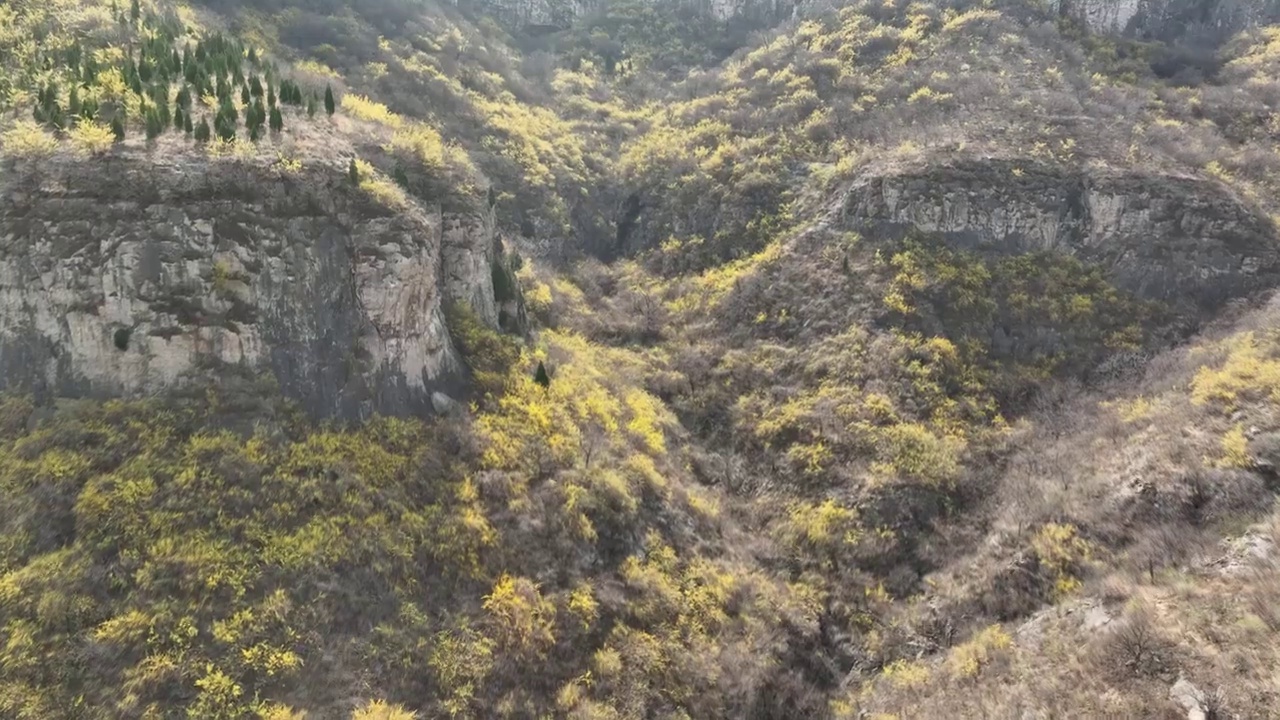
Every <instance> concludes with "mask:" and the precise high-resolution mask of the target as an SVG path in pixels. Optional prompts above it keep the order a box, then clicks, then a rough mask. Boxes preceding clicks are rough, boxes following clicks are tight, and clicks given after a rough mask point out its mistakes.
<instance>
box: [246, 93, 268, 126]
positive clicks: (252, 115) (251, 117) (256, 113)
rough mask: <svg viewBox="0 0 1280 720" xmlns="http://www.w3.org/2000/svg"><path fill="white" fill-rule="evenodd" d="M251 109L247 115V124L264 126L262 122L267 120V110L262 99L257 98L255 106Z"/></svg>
mask: <svg viewBox="0 0 1280 720" xmlns="http://www.w3.org/2000/svg"><path fill="white" fill-rule="evenodd" d="M249 110H250V112H249V113H246V116H245V124H246V125H252V126H253V127H255V128H260V127H262V124H263V123H264V122H266V121H267V111H266V110H264V109H263V107H262V100H261V99H259V100H255V101H254V103H253V107H252V108H250V109H249Z"/></svg>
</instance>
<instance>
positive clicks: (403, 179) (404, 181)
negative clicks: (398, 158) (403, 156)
mask: <svg viewBox="0 0 1280 720" xmlns="http://www.w3.org/2000/svg"><path fill="white" fill-rule="evenodd" d="M391 177H392V179H393V180H395V181H396V182H397V183H399V184H400V187H402V188H405V189H408V187H409V175H408V174H407V173H405V171H404V166H403V165H400V164H399V163H396V169H395V170H394V171H393V172H392V173H391Z"/></svg>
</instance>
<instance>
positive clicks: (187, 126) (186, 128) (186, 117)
mask: <svg viewBox="0 0 1280 720" xmlns="http://www.w3.org/2000/svg"><path fill="white" fill-rule="evenodd" d="M192 130H193V128H192V127H191V111H190V110H188V111H187V112H186V113H184V114H183V116H182V132H184V133H186V134H188V135H190V134H191V131H192Z"/></svg>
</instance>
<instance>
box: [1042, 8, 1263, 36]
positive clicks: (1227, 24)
mask: <svg viewBox="0 0 1280 720" xmlns="http://www.w3.org/2000/svg"><path fill="white" fill-rule="evenodd" d="M1048 4H1049V7H1050V9H1051V10H1053V11H1054V12H1057V13H1059V14H1061V15H1064V16H1069V17H1072V18H1074V19H1076V20H1078V21H1080V22H1081V23H1083V24H1084V25H1085V26H1086V27H1088V28H1089V29H1090V30H1092V31H1094V32H1099V33H1109V34H1116V35H1127V36H1130V37H1135V38H1139V39H1144V40H1162V41H1165V42H1186V43H1191V44H1197V45H1206V46H1212V45H1216V44H1218V43H1221V42H1222V41H1224V40H1226V39H1227V38H1229V37H1231V36H1232V35H1234V34H1235V33H1238V32H1240V31H1241V30H1247V29H1249V28H1253V27H1257V26H1259V25H1264V24H1267V23H1271V22H1276V21H1277V20H1280V2H1277V1H1276V0H1048Z"/></svg>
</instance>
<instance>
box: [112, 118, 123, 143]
mask: <svg viewBox="0 0 1280 720" xmlns="http://www.w3.org/2000/svg"><path fill="white" fill-rule="evenodd" d="M111 132H112V133H115V136H116V142H123V141H124V118H123V117H122V115H121V113H119V112H117V113H116V116H115V117H113V118H111Z"/></svg>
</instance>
